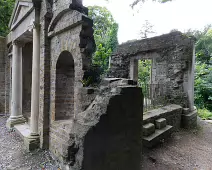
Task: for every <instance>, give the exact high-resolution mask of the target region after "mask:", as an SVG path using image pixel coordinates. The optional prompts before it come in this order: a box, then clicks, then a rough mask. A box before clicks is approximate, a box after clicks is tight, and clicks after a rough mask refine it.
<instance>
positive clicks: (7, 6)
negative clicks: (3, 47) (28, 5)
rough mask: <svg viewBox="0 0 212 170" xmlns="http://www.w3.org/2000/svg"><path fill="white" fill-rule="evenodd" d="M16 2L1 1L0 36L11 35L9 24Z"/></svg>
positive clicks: (10, 0)
mask: <svg viewBox="0 0 212 170" xmlns="http://www.w3.org/2000/svg"><path fill="white" fill-rule="evenodd" d="M14 3H15V0H0V36H4V37H5V36H6V35H7V34H8V33H9V28H8V24H9V21H10V17H11V15H12V10H13V7H14Z"/></svg>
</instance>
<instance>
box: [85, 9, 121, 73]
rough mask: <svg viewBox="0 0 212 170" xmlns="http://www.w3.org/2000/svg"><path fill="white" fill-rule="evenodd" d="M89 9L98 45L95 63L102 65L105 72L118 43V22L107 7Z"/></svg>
mask: <svg viewBox="0 0 212 170" xmlns="http://www.w3.org/2000/svg"><path fill="white" fill-rule="evenodd" d="M88 9H89V17H90V18H92V19H93V21H94V38H95V42H96V46H97V49H96V52H95V53H94V55H93V64H94V65H97V66H99V67H101V69H102V71H103V72H102V74H103V73H105V72H106V71H107V69H108V64H109V57H110V55H111V54H112V52H113V50H114V49H115V48H116V46H117V45H118V38H117V33H118V24H117V23H116V22H115V21H114V19H113V16H112V14H111V13H110V11H108V10H107V9H106V8H105V7H99V6H90V7H88Z"/></svg>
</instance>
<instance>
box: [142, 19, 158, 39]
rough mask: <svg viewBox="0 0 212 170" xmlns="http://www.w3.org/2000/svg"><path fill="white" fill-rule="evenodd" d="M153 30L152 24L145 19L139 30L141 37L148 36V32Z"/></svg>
mask: <svg viewBox="0 0 212 170" xmlns="http://www.w3.org/2000/svg"><path fill="white" fill-rule="evenodd" d="M154 33H155V32H154V31H153V25H152V24H151V23H150V22H149V21H148V20H145V23H144V24H143V26H142V28H141V31H140V36H141V38H142V39H144V38H148V36H149V35H150V34H154Z"/></svg>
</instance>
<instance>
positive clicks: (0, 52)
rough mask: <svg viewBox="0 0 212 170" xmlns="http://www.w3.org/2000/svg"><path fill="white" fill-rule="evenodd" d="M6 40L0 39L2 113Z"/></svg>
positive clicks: (0, 108)
mask: <svg viewBox="0 0 212 170" xmlns="http://www.w3.org/2000/svg"><path fill="white" fill-rule="evenodd" d="M5 45H6V41H5V38H3V37H0V113H4V112H5V55H6V46H5Z"/></svg>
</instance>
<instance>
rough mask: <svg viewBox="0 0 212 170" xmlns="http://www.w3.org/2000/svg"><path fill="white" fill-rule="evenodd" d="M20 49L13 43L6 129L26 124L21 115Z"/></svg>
mask: <svg viewBox="0 0 212 170" xmlns="http://www.w3.org/2000/svg"><path fill="white" fill-rule="evenodd" d="M22 47H23V44H21V43H20V42H18V41H14V42H13V57H12V100H11V115H10V118H9V119H8V120H7V128H12V127H13V126H14V125H16V124H21V123H24V122H26V120H25V118H24V117H23V115H22Z"/></svg>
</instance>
